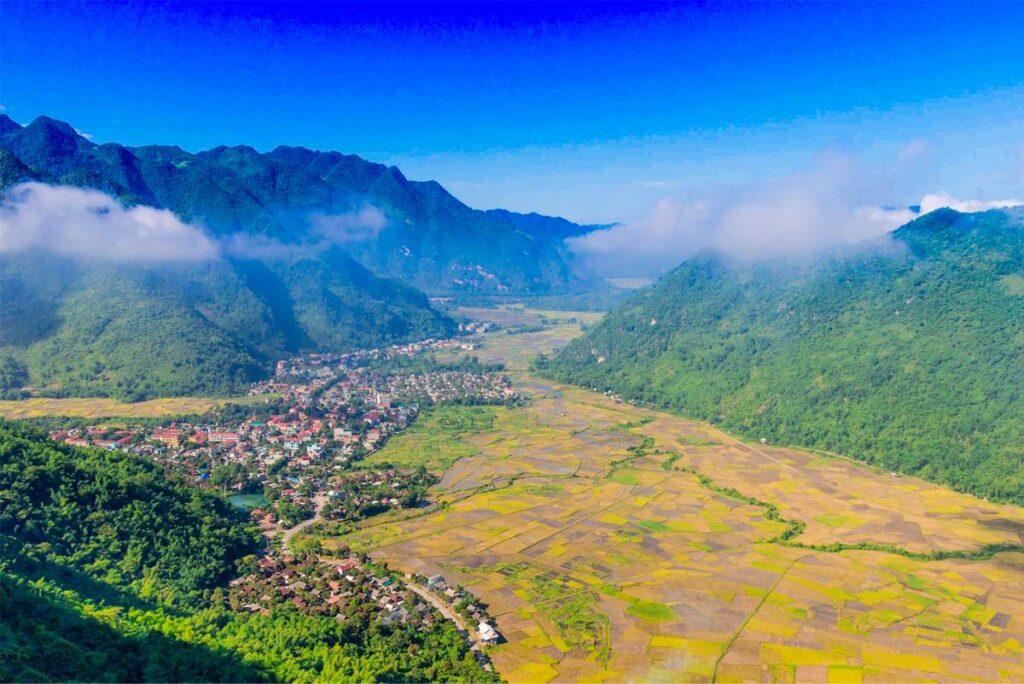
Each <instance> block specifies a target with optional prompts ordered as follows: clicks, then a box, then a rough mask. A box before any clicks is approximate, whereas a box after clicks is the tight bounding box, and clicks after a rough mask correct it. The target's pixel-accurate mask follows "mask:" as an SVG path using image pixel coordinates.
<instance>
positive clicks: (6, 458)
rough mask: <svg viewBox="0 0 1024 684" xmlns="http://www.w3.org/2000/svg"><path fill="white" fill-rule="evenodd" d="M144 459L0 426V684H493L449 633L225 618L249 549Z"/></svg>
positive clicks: (282, 609)
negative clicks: (316, 683) (459, 683)
mask: <svg viewBox="0 0 1024 684" xmlns="http://www.w3.org/2000/svg"><path fill="white" fill-rule="evenodd" d="M238 515H239V514H237V513H235V512H233V511H232V510H231V509H230V508H229V507H228V505H227V503H226V502H224V501H222V500H221V499H219V498H216V497H215V496H213V495H211V494H208V493H204V492H200V491H199V490H195V489H191V488H188V487H185V486H184V485H180V484H176V483H172V482H168V481H166V480H165V479H164V477H163V474H162V471H161V470H160V469H159V468H158V467H156V466H155V465H153V464H151V463H149V462H147V461H144V460H142V459H139V458H136V457H133V456H129V455H125V454H119V453H116V452H108V451H100V450H96V449H87V450H83V449H73V448H70V447H66V446H61V445H57V444H54V443H52V442H50V440H49V439H48V438H47V437H46V436H45V435H44V434H42V433H40V432H37V431H34V430H31V429H29V428H26V427H24V426H20V425H15V424H13V423H9V422H5V421H0V615H2V616H3V619H0V681H5V682H11V681H18V682H24V681H123V682H133V681H134V682H138V681H157V682H159V681H249V682H251V681H297V682H310V681H313V680H316V679H322V680H328V681H451V680H455V679H458V680H463V681H465V680H472V681H489V680H490V679H491V677H490V676H489V675H488V673H485V672H484V671H483V670H482V669H481V668H480V666H479V665H478V664H477V662H476V660H475V659H474V658H473V657H472V654H470V653H469V649H468V646H467V645H466V642H465V639H464V638H463V637H462V636H461V635H459V634H458V633H457V631H456V630H455V627H454V625H453V624H452V623H449V622H448V621H440V622H439V623H437V624H436V625H435V626H434V627H432V628H430V629H428V630H424V631H417V630H415V629H413V628H411V627H407V626H401V625H396V626H389V625H385V624H382V623H380V622H379V621H371V620H368V619H364V618H363V616H360V615H358V614H356V615H352V616H351V617H350V619H347V620H345V621H344V623H339V622H337V621H335V620H334V619H332V618H329V617H326V616H320V615H309V614H304V613H301V612H298V611H295V610H292V609H290V607H289V606H287V605H282V606H278V607H274V608H272V609H271V610H270V611H269V613H268V614H266V615H260V614H256V613H249V612H241V611H236V610H231V609H230V608H229V607H228V606H227V605H226V603H225V600H224V593H225V589H226V582H227V581H228V580H229V579H230V578H231V577H233V576H235V575H236V574H237V572H238V571H237V569H236V564H238V563H242V564H245V563H251V562H252V556H249V555H248V554H251V553H252V551H253V550H254V549H255V548H256V541H257V536H256V534H255V533H254V532H253V531H252V530H251V529H249V528H248V526H247V523H245V522H244V521H243V520H241V519H240V518H239V517H238Z"/></svg>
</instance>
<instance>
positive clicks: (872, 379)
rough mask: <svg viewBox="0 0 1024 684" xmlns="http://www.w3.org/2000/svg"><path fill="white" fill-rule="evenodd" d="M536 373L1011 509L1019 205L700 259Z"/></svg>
mask: <svg viewBox="0 0 1024 684" xmlns="http://www.w3.org/2000/svg"><path fill="white" fill-rule="evenodd" d="M540 368H541V370H542V371H543V372H544V373H545V374H547V375H549V376H551V377H553V378H555V379H559V380H563V381H568V382H574V383H578V384H582V385H585V386H588V387H594V388H598V389H601V390H609V391H613V392H617V393H620V394H621V395H623V396H624V397H626V398H628V399H630V400H633V401H638V402H642V403H645V404H650V405H656V406H660V407H665V408H669V409H671V410H673V411H676V412H679V413H682V414H685V415H687V416H692V417H697V418H702V419H705V420H708V421H712V422H714V423H715V424H717V425H720V426H722V427H724V428H725V429H727V430H730V431H733V432H736V433H739V434H741V435H744V436H746V437H747V438H750V439H754V440H757V439H765V440H766V441H767V442H768V443H770V444H772V443H774V444H785V445H796V446H803V447H811V448H816V449H821V450H824V451H829V452H832V451H835V452H839V453H843V454H846V455H850V456H853V457H856V458H859V459H862V460H865V461H867V462H869V463H872V464H875V465H877V466H879V467H882V468H885V469H886V470H892V471H900V472H905V473H912V474H915V475H920V476H922V477H925V478H928V479H932V480H936V481H939V482H942V483H945V484H948V485H952V486H953V487H955V488H958V489H961V490H964V491H968V492H972V493H975V494H978V495H981V496H986V497H990V498H996V499H1002V500H1013V501H1016V502H1018V503H1021V502H1024V446H1022V445H1024V422H1022V421H1021V419H1020V418H1021V416H1022V415H1024V393H1022V391H1021V388H1022V387H1024V208H1016V209H1008V210H992V211H988V212H984V213H975V214H963V213H958V212H956V211H952V210H949V209H940V210H938V211H935V212H932V213H930V214H927V215H925V216H922V217H920V218H918V219H916V220H914V221H912V222H911V223H909V224H907V225H905V226H903V227H901V228H899V229H897V230H896V231H895V232H894V233H893V234H892V238H891V240H890V241H887V242H885V243H884V244H877V245H874V246H873V247H871V248H866V249H865V250H862V251H858V252H856V253H853V254H846V255H842V256H833V257H830V258H823V259H821V260H819V261H816V262H814V263H810V264H808V263H804V264H799V265H792V264H784V263H778V262H773V263H760V264H751V263H744V262H737V261H733V260H730V259H729V258H727V257H725V256H722V255H721V254H714V253H704V254H700V255H697V256H695V257H692V258H690V259H688V260H687V261H686V262H685V263H683V264H682V265H680V266H679V267H678V268H676V269H675V270H674V271H672V272H671V273H669V274H668V275H667V276H665V277H664V278H662V279H661V280H660V281H659V282H658V283H656V284H655V285H653V286H651V287H650V288H648V289H646V290H643V291H640V292H638V293H636V294H635V295H633V296H632V298H631V299H630V300H629V301H628V302H626V303H625V304H623V305H622V306H620V307H619V308H618V309H616V310H614V311H612V312H611V313H609V314H608V315H607V316H606V317H605V318H604V319H603V321H602V322H601V323H600V324H598V325H595V326H593V327H592V328H591V329H590V330H589V331H588V332H587V334H586V335H585V336H584V337H582V338H580V339H578V340H576V341H574V342H573V343H572V344H570V345H569V346H568V347H567V348H565V349H564V350H563V351H562V352H561V353H560V354H559V355H557V356H556V357H555V358H554V359H551V360H549V361H548V360H545V361H542V363H541V364H540ZM841 489H842V485H841V483H840V484H839V485H838V490H839V491H840V492H841Z"/></svg>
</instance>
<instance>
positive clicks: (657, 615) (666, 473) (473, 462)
mask: <svg viewBox="0 0 1024 684" xmlns="http://www.w3.org/2000/svg"><path fill="white" fill-rule="evenodd" d="M521 389H522V391H524V392H526V393H528V394H529V395H530V396H531V397H532V399H533V401H532V403H531V404H530V405H529V406H528V407H526V408H521V409H500V410H493V412H492V413H491V414H490V416H491V418H490V419H489V420H490V423H491V425H490V427H486V424H483V425H482V424H481V422H480V421H479V420H478V419H474V418H473V417H472V416H469V417H467V419H466V420H465V421H463V422H462V423H461V425H462V427H459V425H460V424H459V422H458V421H457V420H456V417H455V416H454V415H453V414H452V412H454V411H458V410H460V409H453V410H450V411H449V413H447V414H446V420H447V422H448V425H449V427H450V429H449V430H448V432H447V433H446V436H445V439H446V440H447V441H448V442H449V443H458V444H459V445H461V446H459V447H458V448H457V449H452V450H449V452H448V454H449V455H448V457H445V458H443V459H442V460H441V461H437V460H430V459H428V460H427V464H428V465H430V466H434V467H437V466H439V465H444V464H447V463H448V462H451V461H452V459H453V458H455V457H457V455H458V454H460V453H461V454H463V456H462V457H461V458H458V460H454V462H453V464H452V465H451V467H449V468H448V469H447V470H446V471H445V472H444V476H443V479H442V481H441V482H440V484H439V485H437V487H436V488H435V492H434V496H435V497H438V498H440V500H441V501H443V502H446V503H447V506H444V507H441V508H440V509H439V510H437V511H435V512H433V513H430V514H428V515H425V516H422V515H421V516H419V517H409V518H408V519H404V520H403V519H401V517H398V518H392V519H390V520H389V519H387V518H385V519H383V520H381V519H377V521H376V522H373V523H371V524H369V525H367V526H366V527H364V528H363V529H361V530H358V531H356V532H355V533H353V534H350V535H347V536H345V537H343V538H341V539H337V540H335V542H334V543H344V544H347V545H351V546H352V547H354V548H357V549H360V550H363V551H367V552H369V553H370V554H371V555H372V556H374V557H375V558H379V559H381V560H386V561H387V562H388V563H389V564H391V565H392V566H394V567H396V568H399V569H401V570H404V571H407V572H416V573H422V574H425V575H431V574H435V573H440V574H443V575H444V576H445V577H447V578H450V579H451V580H453V581H456V582H459V583H462V584H463V585H465V586H466V587H468V588H470V590H471V591H473V592H474V593H475V594H476V595H477V596H479V597H480V598H481V599H482V600H484V601H485V602H486V603H488V604H489V606H490V609H489V610H490V613H491V614H492V615H494V616H496V618H497V626H498V629H499V630H500V631H501V632H502V633H503V634H504V635H505V637H506V638H507V639H508V642H507V643H504V644H501V645H499V646H497V647H495V648H494V653H493V657H494V661H495V664H496V665H497V667H498V670H499V671H500V672H501V673H502V674H503V675H504V676H505V677H506V678H508V679H509V680H510V681H513V682H528V681H545V680H551V679H559V680H603V679H609V680H620V681H621V680H623V679H628V678H636V679H653V680H657V679H665V680H673V681H676V680H679V679H680V678H682V679H692V680H706V679H708V678H714V679H717V680H719V681H734V680H736V681H738V680H747V681H749V680H758V681H760V680H762V679H763V678H766V677H767V678H771V679H775V680H792V679H794V678H799V679H801V680H811V681H861V680H865V681H894V680H897V681H908V680H916V679H933V678H935V677H936V676H938V675H941V676H942V677H943V678H945V679H960V680H963V679H970V678H975V677H983V678H991V677H993V676H1000V677H1003V678H1006V679H1010V680H1020V679H1022V678H1024V647H1022V641H1024V598H1022V597H1024V553H1019V552H1001V553H1000V552H998V551H999V548H998V547H995V546H991V545H1000V544H1003V545H1010V546H1013V545H1019V544H1020V543H1021V533H1022V531H1024V509H1021V508H1019V507H1014V506H1001V505H994V504H988V503H985V502H983V501H980V500H977V499H974V498H972V497H970V496H966V495H962V494H957V493H954V492H952V491H949V490H947V489H943V488H941V487H938V486H936V485H931V484H928V483H926V482H923V481H920V480H916V479H912V478H906V477H894V476H892V475H889V474H888V473H882V472H877V471H874V470H871V469H868V468H865V467H863V466H860V465H857V464H855V463H852V462H850V461H848V460H845V459H841V458H830V457H822V456H820V455H816V454H811V453H806V452H802V451H797V450H792V449H780V448H773V447H766V446H762V445H746V444H743V443H741V442H738V441H736V440H734V439H731V438H730V437H728V436H726V435H724V434H722V433H721V432H719V431H717V430H715V429H713V428H711V427H709V426H706V425H702V424H699V423H695V422H692V421H687V420H684V419H681V418H676V417H673V416H669V415H665V414H660V413H656V412H652V411H647V410H641V409H636V408H633V407H630V406H626V405H624V404H620V403H616V402H614V401H612V400H611V399H608V398H606V397H604V396H601V395H599V394H595V393H592V392H587V391H583V390H579V389H574V388H568V387H562V386H555V385H550V384H548V383H544V382H541V381H537V380H535V379H529V378H524V379H523V381H522V383H521ZM470 410H475V409H470ZM485 423H486V421H485ZM421 446H422V445H418V444H415V443H413V442H412V441H411V440H406V441H403V440H401V439H396V440H393V441H392V442H391V443H390V444H389V445H388V446H387V447H385V449H384V450H382V451H381V452H380V454H379V456H376V458H379V459H382V460H390V461H392V462H398V463H405V462H408V463H409V464H413V463H414V462H415V463H418V462H422V461H423V456H422V454H423V453H424V451H423V449H422V448H420V447H421ZM829 545H834V546H829ZM855 545H865V546H870V547H871V548H869V549H855V548H851V547H853V546H855ZM877 549H882V550H877ZM943 552H945V555H947V556H953V557H945V558H943V559H941V560H935V559H934V558H936V553H939V554H941V553H943ZM958 556H962V557H958ZM940 557H941V556H940ZM972 557H977V558H980V559H972Z"/></svg>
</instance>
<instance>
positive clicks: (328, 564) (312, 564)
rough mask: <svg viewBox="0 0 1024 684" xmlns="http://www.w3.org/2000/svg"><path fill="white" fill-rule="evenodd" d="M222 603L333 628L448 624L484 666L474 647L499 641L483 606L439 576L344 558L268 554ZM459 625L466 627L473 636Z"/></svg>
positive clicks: (237, 581) (359, 558)
mask: <svg viewBox="0 0 1024 684" xmlns="http://www.w3.org/2000/svg"><path fill="white" fill-rule="evenodd" d="M226 601H227V603H228V605H229V606H230V607H231V608H232V609H233V610H242V611H249V612H254V613H261V614H263V615H266V614H268V613H269V612H270V611H271V610H272V609H274V608H275V607H277V606H283V605H289V606H291V607H292V608H293V609H295V610H298V611H300V612H303V613H306V614H309V615H322V616H326V617H329V618H331V619H333V620H335V621H336V622H346V621H350V620H379V621H381V622H383V623H384V624H404V625H411V626H412V627H414V628H417V629H429V628H430V626H431V625H433V624H434V623H435V622H436V621H437V620H438V619H445V618H448V619H452V620H453V621H454V622H455V623H456V626H457V627H459V629H460V630H461V631H463V632H464V633H465V634H466V637H467V639H469V640H470V641H471V642H472V643H473V644H474V646H476V647H477V649H476V651H477V656H478V657H479V658H481V659H484V660H485V656H484V655H483V654H482V652H480V651H479V647H480V646H486V645H492V644H496V643H499V641H500V640H501V635H500V634H499V633H498V631H497V630H496V629H495V628H494V626H493V624H492V623H493V620H492V618H491V617H490V616H489V615H488V614H487V612H486V609H485V608H484V607H483V604H482V603H481V602H480V601H479V600H478V599H476V598H474V597H473V596H472V595H471V594H469V593H468V592H467V591H466V590H464V589H462V588H461V587H457V588H456V587H451V586H448V584H446V582H445V580H444V578H442V577H441V576H440V575H436V576H434V577H430V578H424V577H418V576H417V577H408V576H406V577H402V576H400V575H399V574H397V573H395V572H392V571H390V570H388V569H387V568H385V567H383V566H380V565H378V564H375V563H373V562H372V561H371V560H370V559H369V558H367V557H365V556H358V555H355V554H349V555H347V556H346V557H344V558H317V557H312V556H307V557H304V558H302V557H295V556H291V555H278V554H268V555H266V556H264V557H262V558H259V559H258V560H254V561H253V564H252V566H251V567H249V568H247V569H246V570H245V571H244V574H243V575H242V576H240V577H238V578H236V579H234V580H232V581H231V582H230V584H229V592H228V595H227V598H226ZM477 604H479V605H477ZM449 607H450V608H449ZM453 610H454V614H452V613H453ZM446 614H447V615H446ZM464 620H466V621H471V622H472V625H473V626H474V627H475V631H470V629H471V628H469V627H466V622H465V621H464Z"/></svg>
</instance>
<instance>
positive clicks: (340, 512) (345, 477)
mask: <svg viewBox="0 0 1024 684" xmlns="http://www.w3.org/2000/svg"><path fill="white" fill-rule="evenodd" d="M435 482H437V478H436V477H435V476H433V475H431V474H430V473H428V472H426V470H414V471H404V470H397V469H393V468H390V469H381V470H355V471H349V472H346V473H342V474H340V475H335V476H333V477H331V478H330V479H329V480H328V481H327V490H326V492H325V494H326V497H327V503H326V505H325V506H324V508H323V511H322V516H323V517H324V518H326V519H327V520H358V519H360V518H364V517H368V516H370V515H375V514H377V513H383V512H385V511H387V510H390V509H393V508H414V507H417V506H420V505H422V504H423V503H425V500H424V494H425V492H426V490H427V488H428V487H430V485H432V484H434V483H435Z"/></svg>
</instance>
